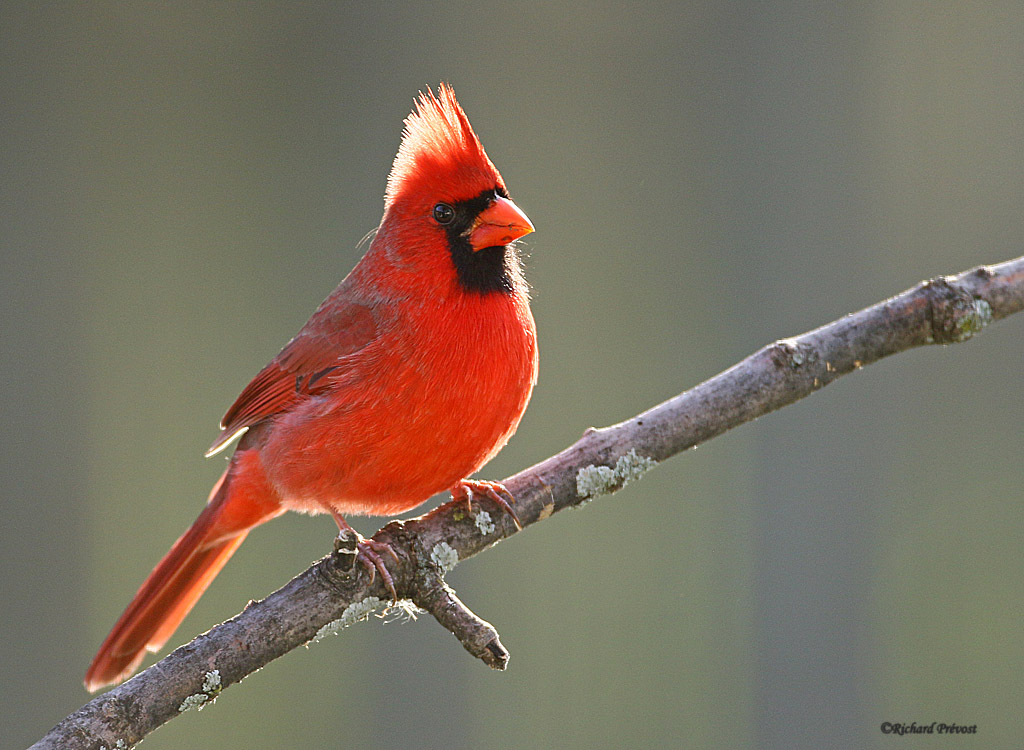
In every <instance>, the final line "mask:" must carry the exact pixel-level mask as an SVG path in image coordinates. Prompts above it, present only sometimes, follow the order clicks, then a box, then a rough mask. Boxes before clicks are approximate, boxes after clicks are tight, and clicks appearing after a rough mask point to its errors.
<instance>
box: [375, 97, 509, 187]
mask: <svg viewBox="0 0 1024 750" xmlns="http://www.w3.org/2000/svg"><path fill="white" fill-rule="evenodd" d="M495 187H501V188H504V187H505V184H504V182H503V181H502V179H501V175H500V174H498V170H497V169H496V168H495V166H494V164H492V163H491V160H490V159H489V158H487V154H486V153H485V152H484V147H483V145H482V144H481V143H480V139H479V138H477V137H476V133H474V132H473V128H472V126H470V124H469V119H468V118H467V117H466V113H465V112H463V111H462V107H461V106H459V103H458V101H456V99H455V91H454V90H453V89H452V87H451V86H449V85H448V84H446V83H442V84H440V85H439V86H438V89H437V94H435V93H434V92H433V91H431V90H430V89H429V88H428V89H427V91H426V92H425V93H423V92H421V93H420V95H419V97H418V98H417V99H416V109H415V110H414V111H413V112H412V114H410V115H409V116H408V117H407V118H405V129H404V130H403V131H402V143H401V145H400V146H399V147H398V154H397V155H396V156H395V162H394V164H393V165H392V167H391V174H390V175H389V176H388V186H387V191H386V193H385V196H384V202H385V205H387V206H390V205H392V204H394V203H395V202H396V201H397V200H399V199H400V198H401V197H402V196H403V195H407V194H411V195H416V196H420V195H423V194H427V195H439V196H443V197H444V198H446V199H448V200H462V199H468V198H472V197H475V196H476V195H478V194H479V193H481V192H483V191H484V190H491V189H494V188H495Z"/></svg>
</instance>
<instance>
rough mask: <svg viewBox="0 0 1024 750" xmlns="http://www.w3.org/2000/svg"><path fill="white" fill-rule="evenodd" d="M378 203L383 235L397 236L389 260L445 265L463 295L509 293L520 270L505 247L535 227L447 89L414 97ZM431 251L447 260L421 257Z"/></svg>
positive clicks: (508, 249) (449, 89)
mask: <svg viewBox="0 0 1024 750" xmlns="http://www.w3.org/2000/svg"><path fill="white" fill-rule="evenodd" d="M384 203H385V211H384V220H383V222H382V226H381V229H382V230H383V229H384V228H385V227H387V229H388V233H389V234H391V233H392V232H393V233H394V234H395V235H396V236H395V237H394V239H395V240H397V242H395V243H394V244H393V245H392V247H391V250H390V251H389V254H391V255H392V256H393V259H394V260H396V261H398V262H399V263H400V264H403V265H407V264H411V265H415V266H421V267H425V266H428V265H434V266H436V265H437V264H438V263H440V262H441V261H442V260H443V261H444V263H445V265H446V266H447V268H448V269H449V270H450V269H451V266H452V265H453V264H454V268H455V271H456V274H457V278H458V280H459V282H460V283H461V285H462V286H463V287H464V288H465V289H467V290H469V291H474V292H481V293H483V292H492V291H502V290H504V291H507V292H511V291H513V288H514V286H515V282H516V279H517V278H518V275H519V266H518V260H517V258H516V256H515V253H514V251H512V250H511V249H510V248H509V247H508V246H509V245H510V244H511V243H512V242H514V241H515V240H516V239H518V238H519V237H522V236H523V235H525V234H529V233H530V232H532V231H533V224H532V223H531V222H530V220H529V219H528V218H527V216H526V214H525V213H523V212H522V210H520V208H519V207H518V206H516V204H515V203H513V202H512V200H511V199H510V198H509V194H508V191H507V190H506V188H505V181H504V180H502V178H501V175H500V174H499V173H498V170H497V169H496V168H495V166H494V164H493V163H492V162H491V160H490V159H489V158H488V157H487V154H486V152H485V151H484V147H483V145H482V144H481V143H480V139H479V138H477V136H476V133H474V132H473V128H472V127H471V126H470V124H469V119H468V118H467V117H466V113H465V112H463V110H462V107H461V106H459V103H458V101H456V99H455V92H454V90H453V89H452V88H451V86H448V85H447V84H444V83H442V84H441V85H440V86H439V87H438V92H437V94H435V93H434V92H433V91H430V90H428V91H427V92H426V93H421V94H420V96H419V97H418V98H417V100H416V108H415V110H414V111H413V112H412V114H410V115H409V117H407V118H406V120H405V130H404V131H403V133H402V143H401V146H399V148H398V154H397V155H396V156H395V162H394V165H393V166H392V168H391V174H390V175H389V176H388V185H387V191H386V193H385V199H384ZM432 248H438V249H444V250H447V254H446V255H445V254H443V253H442V254H440V255H443V256H444V257H438V258H430V257H423V254H424V253H430V252H431V249H432ZM396 254H397V255H398V256H399V257H394V256H395V255H396ZM435 254H438V253H435ZM435 261H436V262H435Z"/></svg>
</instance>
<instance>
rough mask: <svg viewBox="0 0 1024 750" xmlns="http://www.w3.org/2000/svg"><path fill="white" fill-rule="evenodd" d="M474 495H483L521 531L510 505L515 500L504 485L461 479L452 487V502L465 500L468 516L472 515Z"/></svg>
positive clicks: (521, 528) (517, 518)
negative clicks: (509, 517)
mask: <svg viewBox="0 0 1024 750" xmlns="http://www.w3.org/2000/svg"><path fill="white" fill-rule="evenodd" d="M474 493H475V494H478V495H483V496H484V497H486V498H488V499H490V500H491V501H492V502H493V503H494V504H495V505H497V506H498V507H499V508H500V509H501V510H502V512H504V513H507V514H508V515H509V516H511V517H512V521H513V522H514V523H515V525H516V528H517V529H519V530H520V531H522V530H523V524H522V523H520V521H519V516H517V515H516V511H515V509H514V508H513V507H512V503H514V502H515V501H516V499H515V497H513V496H512V493H511V492H509V491H508V488H507V487H506V486H505V485H503V484H502V483H501V482H487V481H483V480H480V479H463V480H462V481H461V482H459V483H458V484H457V485H455V486H454V487H452V500H455V501H461V500H465V501H466V510H467V511H468V512H469V513H470V515H472V513H473V495H474ZM502 495H506V496H507V497H508V500H506V499H505V498H504V497H502ZM509 501H511V502H509Z"/></svg>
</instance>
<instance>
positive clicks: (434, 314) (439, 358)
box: [402, 293, 536, 427]
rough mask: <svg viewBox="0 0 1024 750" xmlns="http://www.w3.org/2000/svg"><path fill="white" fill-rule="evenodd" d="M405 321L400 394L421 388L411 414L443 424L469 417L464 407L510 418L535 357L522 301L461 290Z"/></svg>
mask: <svg viewBox="0 0 1024 750" xmlns="http://www.w3.org/2000/svg"><path fill="white" fill-rule="evenodd" d="M410 322H411V325H409V326H408V328H407V329H406V330H407V331H408V332H409V334H410V335H409V337H408V338H407V340H406V346H405V347H402V348H403V349H405V354H406V357H407V360H406V365H407V368H406V369H405V374H406V376H407V377H408V383H407V384H406V387H407V388H408V389H410V392H409V393H408V394H407V395H408V396H411V397H413V396H416V395H419V393H420V392H421V391H423V390H426V391H428V392H429V393H428V397H426V398H424V399H422V401H421V400H420V399H417V398H412V401H413V402H416V403H418V404H419V406H418V407H417V411H420V412H429V413H430V417H431V418H433V419H435V420H438V421H440V422H445V423H447V422H450V421H452V420H454V419H461V420H466V419H472V418H473V415H470V414H466V413H464V412H465V411H466V410H473V411H475V412H478V414H476V415H475V416H476V417H477V418H485V417H486V415H487V414H490V413H493V412H495V411H499V413H500V410H501V409H505V410H506V411H507V410H509V409H511V410H513V411H514V412H517V413H515V415H514V417H513V418H514V419H515V421H516V422H518V416H519V414H518V410H519V408H520V407H519V403H520V402H521V401H522V407H525V397H528V395H529V389H530V388H532V384H533V379H534V375H533V372H532V370H533V368H534V366H535V364H534V360H535V358H536V334H535V331H534V328H533V320H532V318H531V317H530V313H529V308H528V307H527V305H526V303H525V301H524V300H521V299H519V298H516V297H515V296H514V295H508V294H501V293H490V294H471V295H462V296H461V297H460V298H458V299H457V300H455V301H450V300H449V301H446V303H444V304H441V305H439V306H438V307H435V308H434V309H433V310H424V311H423V312H422V314H421V315H418V316H416V317H415V318H414V319H413V320H412V321H410ZM524 389H525V394H524ZM479 412H482V413H479ZM418 416H419V417H422V416H425V415H423V414H420V415H418ZM417 421H418V419H417ZM498 421H500V418H499V420H498ZM464 427H465V424H464Z"/></svg>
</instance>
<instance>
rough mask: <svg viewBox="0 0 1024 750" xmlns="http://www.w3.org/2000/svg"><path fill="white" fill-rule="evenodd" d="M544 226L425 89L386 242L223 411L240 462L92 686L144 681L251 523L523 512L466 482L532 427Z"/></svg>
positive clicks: (146, 590)
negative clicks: (423, 506) (531, 252)
mask: <svg viewBox="0 0 1024 750" xmlns="http://www.w3.org/2000/svg"><path fill="white" fill-rule="evenodd" d="M532 231H533V225H532V224H531V223H530V220H529V219H528V218H527V217H526V215H525V214H524V213H523V212H522V211H521V210H520V209H519V208H518V207H517V206H516V205H515V203H513V202H512V201H511V199H510V198H509V195H508V191H507V190H506V189H505V183H504V181H503V180H502V178H501V175H500V174H498V170H497V169H495V167H494V165H493V164H492V163H491V160H490V159H489V158H488V157H487V154H486V153H484V149H483V146H482V145H481V143H480V141H479V140H478V138H477V136H476V134H475V133H474V132H473V129H472V128H471V127H470V124H469V120H468V119H467V118H466V115H465V113H464V112H463V110H462V108H461V107H460V106H459V103H458V102H457V101H456V100H455V94H454V92H453V90H452V88H451V87H450V86H448V85H446V84H441V85H440V87H439V89H438V93H437V94H434V93H433V92H432V91H430V90H429V89H428V90H427V92H426V93H425V94H420V96H419V97H418V99H417V100H416V103H415V109H414V111H413V112H412V114H410V115H409V117H408V118H406V120H405V129H404V131H403V133H402V141H401V145H400V146H399V149H398V155H397V156H396V157H395V161H394V164H393V166H392V168H391V173H390V175H389V176H388V181H387V189H386V191H385V199H384V216H383V218H382V219H381V222H380V225H379V227H378V228H377V232H376V237H375V238H374V240H373V242H372V243H371V244H370V247H369V249H368V250H367V252H366V254H365V255H364V256H363V258H362V259H361V260H360V261H359V263H358V264H357V265H356V266H355V268H353V269H352V271H351V273H349V274H348V276H346V277H345V279H344V280H343V281H342V282H341V284H340V285H339V286H338V287H337V289H335V290H334V291H333V292H332V293H331V294H330V296H328V297H327V299H326V300H324V302H323V303H322V304H321V305H320V307H319V308H318V309H317V310H316V312H315V313H313V316H312V317H311V318H310V319H309V321H308V322H307V323H306V324H305V325H304V326H303V327H302V329H301V330H300V331H299V333H298V334H297V335H296V336H295V338H293V339H292V340H291V341H290V342H288V345H287V346H285V347H284V349H282V350H281V352H280V353H279V354H278V355H277V356H276V357H274V359H273V361H271V363H270V364H268V365H267V366H266V367H265V368H263V370H261V371H260V372H259V374H257V375H256V377H255V378H253V380H252V382H251V383H249V385H248V386H247V387H246V388H245V390H243V391H242V394H241V395H240V396H239V397H238V399H237V400H236V401H235V403H234V404H232V406H231V408H230V409H228V411H227V414H225V415H224V419H223V420H222V421H221V433H220V436H219V437H218V438H217V439H216V440H215V441H214V443H213V445H212V446H211V447H210V450H209V451H208V452H207V455H212V454H214V453H217V452H218V451H220V450H222V449H223V448H225V447H226V446H227V445H228V444H229V443H230V442H231V441H232V440H233V439H234V438H235V437H237V436H238V435H240V434H241V440H240V441H239V443H238V446H237V447H236V448H235V452H234V455H233V456H232V457H231V459H230V462H229V463H228V467H227V470H226V471H225V472H224V474H223V476H221V478H220V480H219V481H218V482H217V484H216V485H214V487H213V490H212V491H211V493H210V498H209V501H208V503H207V505H206V507H205V508H204V509H203V511H202V512H201V513H200V514H199V517H198V518H197V519H196V521H195V522H194V523H193V524H192V526H191V527H190V528H189V529H188V531H186V532H185V533H184V534H183V535H182V536H181V538H179V539H178V541H177V542H175V544H174V546H173V547H172V548H171V550H170V552H168V553H167V555H166V556H165V557H164V558H163V560H161V561H160V563H159V564H158V565H157V566H156V568H155V569H154V570H153V572H152V573H150V574H149V577H148V578H147V579H146V581H145V582H144V583H143V584H142V586H141V588H140V589H139V590H138V593H136V594H135V598H134V599H132V601H131V603H130V604H129V605H128V608H127V609H126V610H125V611H124V614H122V615H121V618H120V619H119V620H118V621H117V624H116V625H114V628H113V630H111V632H110V634H109V635H108V636H107V638H106V640H105V641H103V645H101V646H100V649H99V652H98V653H97V654H96V657H95V658H94V659H93V661H92V664H91V665H90V666H89V670H88V672H87V673H86V675H85V686H86V688H87V689H89V690H90V691H93V690H96V689H98V688H100V687H103V686H105V685H110V684H115V683H118V682H121V681H122V680H124V679H127V677H128V676H129V675H131V673H132V672H134V671H135V669H136V668H137V667H138V665H139V663H140V662H141V661H142V659H143V657H144V655H145V652H146V651H147V650H149V651H157V650H159V649H160V648H161V647H162V646H163V645H164V643H165V642H166V641H167V639H168V638H169V637H170V636H171V634H172V633H173V632H174V631H175V629H177V627H178V625H179V624H180V623H181V621H182V620H183V619H184V618H185V615H186V614H188V612H189V610H191V609H192V607H193V605H194V604H195V603H196V601H197V600H198V599H199V597H200V596H201V595H202V593H203V591H205V590H206V587H207V586H209V584H210V582H211V581H212V580H213V578H214V577H215V576H216V575H217V573H218V572H219V571H220V569H221V568H222V567H223V565H224V563H226V562H227V560H228V558H229V557H231V554H232V553H233V552H234V551H235V550H236V549H237V548H238V545H240V544H241V543H242V541H243V540H244V539H245V537H246V534H247V533H248V532H249V530H250V529H252V528H253V527H255V526H257V525H259V524H261V523H263V522H264V521H268V520H270V519H271V518H274V517H275V516H278V515H280V514H281V513H283V512H284V511H286V510H295V511H299V512H303V513H331V514H333V515H334V517H335V519H336V520H337V522H338V525H339V526H340V527H341V528H342V529H346V528H348V527H347V524H345V522H344V520H343V518H342V516H343V515H350V514H357V515H378V516H386V515H391V514H395V513H401V512H402V511H406V510H409V509H411V508H414V507H415V506H417V505H419V504H420V503H422V502H424V501H425V500H427V499H428V498H429V497H431V496H432V495H434V494H436V493H438V492H441V491H444V490H450V491H451V492H452V496H453V497H454V498H462V499H467V500H470V501H471V498H472V493H473V492H479V493H482V494H483V495H487V496H489V497H490V498H491V499H492V500H495V501H497V503H498V504H499V505H500V506H502V507H503V508H505V509H507V510H511V509H510V506H508V504H507V503H506V502H505V501H504V500H502V495H503V494H506V493H507V491H506V490H504V488H503V487H502V486H501V485H499V484H497V483H491V482H474V481H470V480H467V479H466V477H468V476H469V475H470V474H472V473H473V472H475V471H476V470H477V469H479V468H480V467H481V466H483V465H484V464H485V463H487V461H488V460H489V459H490V458H492V457H493V456H494V455H495V454H496V453H497V452H498V451H499V450H500V449H501V448H502V447H503V446H504V445H505V443H506V442H507V441H508V439H509V438H510V437H511V436H512V433H513V432H515V429H516V427H517V426H518V425H519V420H520V419H521V418H522V415H523V412H524V411H525V410H526V404H527V402H528V401H529V400H530V393H531V392H532V390H533V385H534V383H535V382H536V379H537V334H536V328H535V327H534V322H533V316H532V315H531V313H530V307H529V300H528V293H527V287H526V283H525V282H524V280H523V274H522V267H521V265H520V261H519V258H518V255H517V253H516V251H515V248H514V247H513V246H512V244H511V243H513V242H514V241H515V240H516V239H518V238H519V237H522V236H523V235H525V234H528V233H529V232H532ZM513 517H514V514H513ZM517 521H518V519H517ZM381 546H383V545H375V544H374V543H372V542H371V541H370V540H362V541H361V542H360V546H359V552H358V554H359V556H360V558H361V560H362V562H363V564H365V565H367V566H368V567H369V568H370V570H371V572H373V569H374V568H376V569H377V570H379V571H380V572H381V573H382V574H383V575H384V576H385V577H387V578H388V581H389V582H390V577H389V576H387V569H386V566H385V565H384V564H383V560H382V559H381V557H380V555H379V554H378V553H381V552H382V551H383V552H387V551H390V550H388V549H385V550H381V548H380V547H381ZM392 554H393V551H392ZM392 593H393V591H392Z"/></svg>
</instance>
